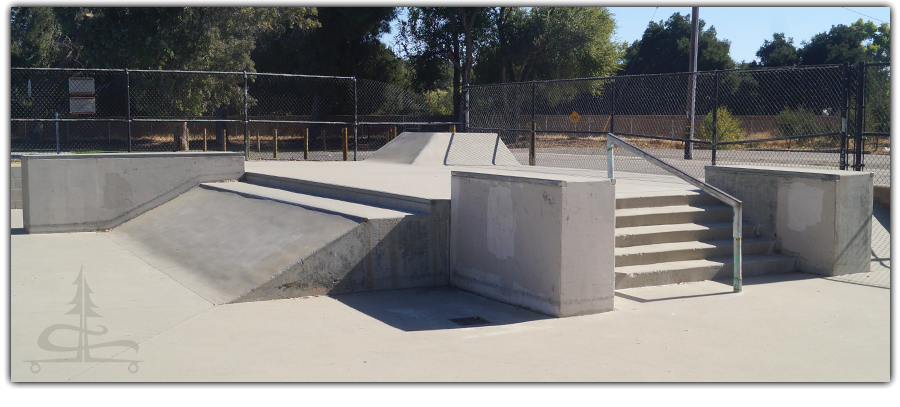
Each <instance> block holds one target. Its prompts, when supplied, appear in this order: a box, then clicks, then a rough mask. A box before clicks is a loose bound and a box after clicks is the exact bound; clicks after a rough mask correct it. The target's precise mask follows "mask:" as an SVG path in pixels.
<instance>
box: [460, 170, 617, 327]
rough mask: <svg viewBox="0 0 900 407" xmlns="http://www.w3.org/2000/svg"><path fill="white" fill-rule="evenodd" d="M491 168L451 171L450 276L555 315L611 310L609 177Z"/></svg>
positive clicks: (486, 293)
mask: <svg viewBox="0 0 900 407" xmlns="http://www.w3.org/2000/svg"><path fill="white" fill-rule="evenodd" d="M492 172H493V171H492ZM497 172H499V174H498V173H491V174H483V173H472V172H456V171H454V172H453V173H452V179H451V195H452V198H451V205H450V208H451V216H450V242H451V243H450V284H451V285H454V286H456V287H459V288H462V289H465V290H468V291H472V292H474V293H477V294H480V295H483V296H485V297H488V298H493V299H496V300H499V301H503V302H506V303H509V304H513V305H518V306H521V307H524V308H528V309H530V310H533V311H537V312H540V313H543V314H547V315H550V316H554V317H568V316H574V315H585V314H594V313H599V312H605V311H611V310H612V309H613V296H614V290H615V270H614V263H615V253H614V250H615V236H614V234H615V233H614V229H615V205H616V204H615V190H614V189H615V187H614V184H613V182H612V181H611V180H608V179H596V178H595V179H591V178H586V177H578V176H572V175H564V174H556V175H554V174H539V173H525V172H518V173H517V174H518V176H515V175H513V174H509V173H504V172H503V171H499V170H498V171H497Z"/></svg>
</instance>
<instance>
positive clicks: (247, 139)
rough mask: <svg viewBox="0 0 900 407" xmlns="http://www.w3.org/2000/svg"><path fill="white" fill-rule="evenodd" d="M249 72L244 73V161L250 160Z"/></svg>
mask: <svg viewBox="0 0 900 407" xmlns="http://www.w3.org/2000/svg"><path fill="white" fill-rule="evenodd" d="M247 113H248V112H247V71H244V160H249V159H250V123H249V122H248V121H247V120H248V114H247Z"/></svg>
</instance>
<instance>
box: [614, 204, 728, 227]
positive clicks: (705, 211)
mask: <svg viewBox="0 0 900 407" xmlns="http://www.w3.org/2000/svg"><path fill="white" fill-rule="evenodd" d="M733 216H734V211H733V210H732V209H731V207H730V206H728V205H724V204H723V205H708V206H687V205H678V206H659V207H647V208H631V209H618V210H616V227H617V228H626V227H634V226H651V225H668V224H674V223H705V222H729V221H731V220H732V218H733Z"/></svg>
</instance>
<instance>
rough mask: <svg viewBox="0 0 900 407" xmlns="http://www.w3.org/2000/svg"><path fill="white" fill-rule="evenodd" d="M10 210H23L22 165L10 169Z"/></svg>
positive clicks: (18, 164) (11, 166) (17, 164)
mask: <svg viewBox="0 0 900 407" xmlns="http://www.w3.org/2000/svg"><path fill="white" fill-rule="evenodd" d="M9 208H10V209H22V163H12V164H11V165H10V168H9Z"/></svg>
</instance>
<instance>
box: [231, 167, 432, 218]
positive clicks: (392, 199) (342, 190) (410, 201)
mask: <svg viewBox="0 0 900 407" xmlns="http://www.w3.org/2000/svg"><path fill="white" fill-rule="evenodd" d="M243 181H245V182H246V183H248V184H253V185H259V186H264V187H270V188H277V189H283V190H287V191H292V192H299V193H302V194H306V195H312V196H318V197H323V198H331V199H337V200H341V201H345V202H354V203H359V204H364V205H369V206H377V207H380V208H386V209H395V210H399V211H408V212H416V213H431V211H432V210H433V208H435V206H437V205H438V201H437V200H434V199H427V198H419V197H413V196H406V195H399V194H392V193H389V192H383V191H375V190H369V189H365V188H356V187H349V186H345V185H336V184H328V183H323V182H316V181H310V180H301V179H296V178H287V177H279V176H277V175H270V174H260V173H254V172H247V173H245V174H244V178H243Z"/></svg>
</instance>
